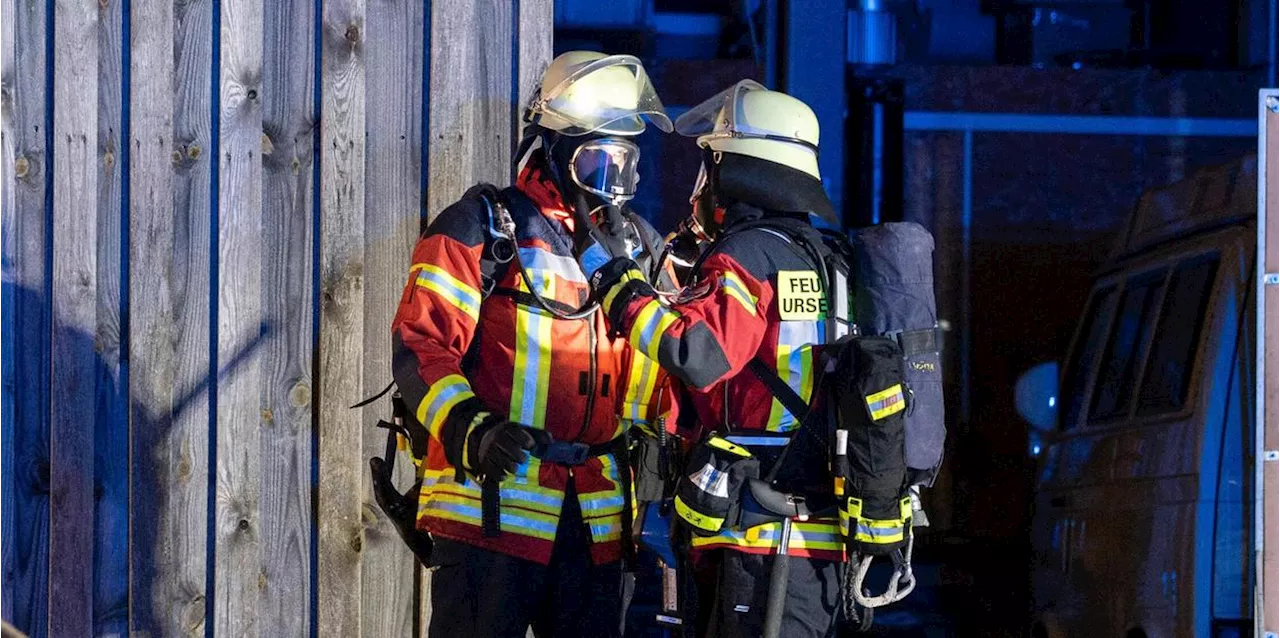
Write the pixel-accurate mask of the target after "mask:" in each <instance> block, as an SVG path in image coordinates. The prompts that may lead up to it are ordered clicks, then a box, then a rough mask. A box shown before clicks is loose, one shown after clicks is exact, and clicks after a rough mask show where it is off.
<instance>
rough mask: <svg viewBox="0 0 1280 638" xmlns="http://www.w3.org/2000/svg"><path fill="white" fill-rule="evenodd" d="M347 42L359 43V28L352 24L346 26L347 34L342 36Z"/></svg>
mask: <svg viewBox="0 0 1280 638" xmlns="http://www.w3.org/2000/svg"><path fill="white" fill-rule="evenodd" d="M343 37H345V38H346V39H347V42H350V43H351V44H355V43H357V42H359V41H360V27H359V26H356V25H354V24H350V25H347V32H346V33H345V34H343Z"/></svg>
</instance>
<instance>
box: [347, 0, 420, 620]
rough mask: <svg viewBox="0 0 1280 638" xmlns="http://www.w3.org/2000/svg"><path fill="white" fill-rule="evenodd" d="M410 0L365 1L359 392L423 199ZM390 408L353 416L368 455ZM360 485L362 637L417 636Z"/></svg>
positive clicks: (379, 448) (400, 546)
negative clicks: (361, 373) (370, 106)
mask: <svg viewBox="0 0 1280 638" xmlns="http://www.w3.org/2000/svg"><path fill="white" fill-rule="evenodd" d="M423 9H424V7H423V3H422V2H418V1H415V0H374V1H373V2H371V3H369V6H368V8H367V11H368V17H367V20H366V24H367V25H368V28H367V29H366V33H367V37H366V38H365V56H366V64H365V66H366V71H365V73H366V93H365V94H366V96H367V97H366V99H367V100H369V101H371V102H372V103H375V104H377V105H378V107H377V108H374V109H370V110H368V112H367V114H366V120H365V131H366V135H365V140H366V144H367V147H366V149H365V201H364V219H365V229H364V230H365V281H366V282H367V285H366V289H365V293H364V348H363V355H364V356H363V362H364V370H365V374H364V389H363V393H364V394H365V395H370V394H373V393H376V392H377V391H379V390H381V389H382V388H383V387H385V386H386V384H387V382H389V381H390V376H391V373H390V371H391V348H390V344H389V341H390V339H389V336H390V333H389V330H390V327H391V320H392V318H393V317H394V316H395V311H396V306H398V305H399V302H400V294H401V291H402V286H403V285H404V279H405V276H406V273H407V267H408V258H409V254H410V251H411V250H412V249H413V243H414V241H415V239H416V238H417V236H418V217H419V215H418V211H419V209H420V207H421V202H422V192H421V191H422V186H421V151H420V149H421V146H420V144H421V143H422V137H421V130H422V57H423V52H424V44H423V42H422V12H423ZM388 414H389V410H388V404H387V402H386V401H377V402H374V403H373V404H372V405H370V406H368V407H366V408H365V409H364V411H363V413H362V414H361V415H360V416H359V417H358V420H359V424H360V426H361V433H362V439H363V447H364V454H363V457H364V458H370V457H373V456H381V455H382V454H383V448H384V446H385V445H386V434H385V432H383V431H382V430H379V429H377V428H373V427H370V425H371V424H373V423H376V422H377V420H378V419H379V418H386V417H387V416H388ZM396 469H397V474H398V476H397V477H396V480H397V485H399V486H401V487H405V486H408V485H410V484H411V483H412V482H413V477H412V475H413V470H412V464H406V463H399V464H397V466H396ZM361 476H362V477H363V478H362V483H363V485H364V487H363V491H362V494H363V495H364V496H363V498H364V501H363V505H362V507H363V508H364V518H365V542H364V553H363V560H362V563H361V574H362V575H361V584H362V586H361V601H362V605H361V606H362V609H364V610H366V611H367V612H368V613H365V614H362V618H361V622H362V625H363V626H362V630H363V633H364V635H366V636H409V635H411V634H412V633H413V620H414V613H413V607H414V605H413V586H414V572H415V566H416V564H417V561H416V560H415V559H414V557H413V553H412V552H410V551H409V549H408V548H407V547H406V546H405V544H404V543H403V542H401V540H400V537H399V535H397V534H396V531H395V528H394V527H393V526H392V525H391V523H390V521H389V520H387V518H386V516H385V515H383V513H382V510H381V509H379V508H378V506H377V504H376V502H375V500H374V497H373V487H372V483H371V481H370V479H369V473H368V472H367V471H365V472H361Z"/></svg>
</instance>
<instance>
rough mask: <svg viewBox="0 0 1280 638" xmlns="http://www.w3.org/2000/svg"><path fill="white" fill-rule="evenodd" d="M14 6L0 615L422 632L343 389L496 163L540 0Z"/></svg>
mask: <svg viewBox="0 0 1280 638" xmlns="http://www.w3.org/2000/svg"><path fill="white" fill-rule="evenodd" d="M0 12H2V13H0V25H2V31H3V33H2V40H0V57H2V58H3V159H2V160H0V161H2V164H3V165H2V167H0V173H2V174H3V200H2V201H0V206H2V207H3V213H4V214H3V243H2V248H3V272H4V290H3V299H2V300H0V308H2V309H3V324H0V325H2V329H0V334H2V335H3V344H2V347H3V350H2V351H3V357H0V358H2V359H3V363H4V371H3V372H4V382H5V385H4V395H3V396H4V402H3V413H2V414H0V417H2V419H3V428H4V430H3V436H2V437H0V438H2V440H3V450H2V452H3V457H2V458H0V467H2V468H3V472H2V473H0V475H2V479H0V480H2V481H3V498H4V502H3V513H4V516H3V523H4V527H3V531H2V532H0V538H3V541H2V543H3V561H2V562H3V592H2V595H3V608H2V609H0V615H2V616H3V618H5V619H7V620H9V621H11V622H13V623H14V624H15V625H16V626H18V628H20V629H22V630H25V631H27V632H30V633H32V634H33V635H51V636H89V635H109V634H125V633H129V632H139V633H140V634H150V635H164V636H176V635H190V634H213V635H228V636H243V635H262V636H295V635H300V634H318V635H322V636H356V635H367V636H407V635H415V634H418V633H420V632H421V631H422V623H423V622H424V620H425V617H426V616H427V615H428V612H427V611H426V606H427V605H426V598H425V596H426V591H427V589H428V584H427V582H426V578H425V575H424V573H423V572H422V570H420V569H416V568H415V566H414V561H413V558H412V556H411V554H410V553H409V552H408V551H407V550H406V549H404V548H403V546H402V545H401V543H400V541H399V539H398V537H397V536H396V534H395V532H394V530H393V529H392V528H391V526H390V524H389V523H388V522H387V521H386V520H385V518H384V517H383V515H382V513H381V511H380V510H379V509H378V508H377V506H376V505H375V504H374V503H373V497H372V494H371V492H370V486H369V479H368V471H367V459H368V458H369V457H370V456H373V455H375V454H377V453H379V452H380V451H381V448H382V445H383V443H384V438H383V437H384V435H383V434H382V433H381V432H380V431H375V430H374V429H373V428H372V427H371V424H372V423H373V422H374V421H375V420H376V418H377V417H378V416H381V414H380V413H381V412H383V411H384V407H385V406H384V405H383V404H381V403H376V404H374V405H373V406H370V407H368V408H366V409H364V411H363V412H358V411H353V410H349V409H348V408H347V406H349V405H351V404H353V403H355V402H356V401H357V400H359V399H360V398H361V397H363V396H365V395H368V394H371V393H373V392H376V391H377V390H379V389H381V388H382V387H383V386H384V385H386V384H387V382H388V381H389V380H390V363H389V336H390V333H389V325H390V321H391V318H392V314H393V312H394V310H395V307H396V305H397V303H398V300H399V296H400V292H401V287H402V285H403V283H404V279H405V276H406V267H407V265H408V256H409V249H410V247H411V245H412V242H413V240H414V238H415V237H416V236H417V232H418V227H419V220H420V218H421V217H422V216H424V215H427V214H429V213H434V212H436V211H439V210H441V209H442V208H443V207H444V206H445V205H447V204H448V203H450V202H451V201H453V200H455V199H456V198H457V197H458V196H459V195H461V194H462V192H463V190H464V189H465V188H466V187H467V186H469V185H470V184H472V183H474V182H476V181H478V180H488V181H496V182H505V181H506V180H508V179H509V177H510V175H509V171H510V169H509V165H510V162H509V159H510V155H511V151H512V149H513V145H514V142H515V137H516V135H515V134H516V129H517V126H518V124H517V122H518V120H516V119H514V118H513V115H514V114H515V111H516V108H515V104H516V103H517V102H520V101H523V97H524V96H527V95H528V93H529V91H530V89H531V87H532V86H533V85H534V83H535V81H536V78H537V76H538V75H539V73H540V72H541V70H542V69H543V68H544V67H545V65H546V63H547V61H548V60H549V58H550V55H551V28H552V24H551V23H552V6H551V0H434V1H431V0H423V1H417V0H2V4H0ZM404 484H405V483H402V485H404Z"/></svg>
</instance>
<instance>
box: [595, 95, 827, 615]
mask: <svg viewBox="0 0 1280 638" xmlns="http://www.w3.org/2000/svg"><path fill="white" fill-rule="evenodd" d="M676 130H677V132H679V133H681V134H683V135H686V136H690V137H696V138H697V143H698V145H699V147H701V149H702V167H701V170H700V172H699V176H698V180H697V182H696V185H695V186H694V189H693V194H692V196H691V198H690V203H691V204H692V206H693V216H692V217H693V220H692V222H693V223H692V224H691V225H692V226H694V227H696V228H697V229H699V231H700V233H701V234H703V235H704V236H705V237H707V238H709V239H710V240H711V242H712V243H711V245H710V247H709V249H708V250H707V251H706V253H704V255H703V256H702V258H701V260H700V262H699V263H698V264H697V265H696V266H695V268H694V272H693V275H694V277H695V280H694V281H693V282H692V283H691V284H689V285H688V286H686V288H685V289H684V291H683V292H682V294H681V296H680V297H678V298H677V300H676V302H674V303H672V304H670V305H664V303H662V301H661V300H660V299H659V297H658V296H657V295H655V293H654V290H653V288H652V287H651V286H650V285H649V284H648V283H647V282H646V281H645V280H644V276H643V273H642V272H641V271H640V270H639V269H637V267H636V265H635V263H634V262H633V261H632V260H630V259H629V258H627V256H626V255H625V247H623V246H621V243H620V241H619V238H618V237H616V236H614V235H611V234H610V233H608V232H606V231H605V230H596V231H595V232H594V234H593V238H594V239H595V243H593V244H590V245H588V246H587V248H586V250H585V251H584V252H583V253H582V255H580V261H581V262H582V264H583V267H584V270H586V271H587V272H588V273H591V275H592V276H591V281H592V284H593V286H594V287H595V288H596V294H597V295H599V296H600V298H601V299H602V305H603V307H604V308H605V311H606V313H607V315H608V317H609V321H610V325H611V327H612V329H613V330H614V331H616V332H617V333H619V334H621V335H623V336H625V337H626V338H627V339H628V341H629V342H630V343H631V345H632V346H633V347H635V348H637V349H639V350H641V351H642V352H644V353H646V354H647V355H648V356H649V357H651V358H653V359H655V360H657V361H658V363H659V365H661V366H662V368H663V369H664V370H665V371H667V372H668V373H670V375H671V376H672V377H674V378H675V379H676V380H678V381H679V382H680V383H682V384H683V385H684V386H685V389H686V390H688V391H689V392H688V395H689V397H690V399H689V403H691V404H692V406H693V411H694V412H695V413H696V419H697V423H698V425H699V426H700V429H701V430H702V432H703V433H704V436H708V435H709V434H710V433H716V434H718V435H719V436H718V437H714V439H706V440H707V441H713V442H714V443H713V444H714V445H716V446H719V449H718V450H712V452H714V453H715V454H720V455H722V456H727V457H728V458H729V459H730V463H731V464H732V463H735V462H737V461H745V460H748V457H749V458H750V459H755V462H758V466H756V467H758V468H760V469H759V470H758V471H759V473H760V475H764V474H765V473H766V471H767V470H768V469H769V468H770V464H771V463H772V462H774V461H776V460H777V459H778V458H785V459H786V460H785V462H783V463H780V464H779V466H780V467H779V468H778V471H777V474H776V481H775V483H774V484H775V486H776V487H777V488H778V489H779V490H782V491H784V492H787V493H791V494H796V495H808V496H810V497H811V499H810V502H812V503H816V502H819V501H826V502H834V497H832V495H831V494H830V493H831V491H832V482H831V478H830V473H829V471H828V469H827V458H828V457H827V455H826V451H825V448H824V447H823V445H822V444H815V443H813V441H814V440H817V439H819V438H820V437H813V436H800V435H798V434H797V433H798V432H799V431H800V430H801V429H802V428H801V425H802V423H801V418H800V417H799V416H798V415H797V414H794V413H793V412H792V411H790V410H788V409H787V407H785V406H784V405H783V402H782V401H780V400H779V399H778V396H777V394H776V393H775V392H774V391H773V390H771V388H770V385H769V382H768V380H767V378H768V377H772V378H773V380H774V381H777V382H781V383H785V384H786V385H787V386H789V387H790V388H791V389H792V390H794V392H795V393H796V394H798V395H799V396H800V398H801V399H803V400H804V401H805V402H807V403H809V404H812V402H813V400H814V399H815V398H818V397H814V396H813V394H814V388H815V385H816V383H815V374H816V373H817V372H818V361H819V354H820V351H821V349H822V345H823V343H824V341H825V339H826V336H825V330H824V325H823V318H824V309H823V305H824V304H823V302H821V301H819V300H820V299H821V298H822V289H821V286H820V285H819V283H818V282H819V281H820V278H819V277H818V273H817V272H816V270H818V269H820V268H821V267H822V266H821V263H820V260H815V259H814V258H813V255H811V254H809V253H807V252H806V251H805V250H803V247H802V242H799V241H795V240H793V239H792V238H793V237H795V238H804V239H805V241H804V242H803V244H808V245H821V244H822V239H821V236H820V235H819V232H818V230H817V229H816V228H815V227H814V226H813V221H814V218H815V217H819V218H822V219H824V220H826V221H827V222H832V223H833V222H834V221H835V214H834V211H833V208H832V205H831V203H830V201H829V200H828V198H827V196H826V194H825V192H824V191H823V188H822V182H821V176H820V174H819V172H818V162H817V159H818V122H817V119H816V117H815V116H814V114H813V112H812V111H811V110H810V109H809V107H808V106H806V105H805V104H804V103H803V102H801V101H800V100H797V99H795V98H793V97H791V96H789V95H786V94H783V93H779V92H775V91H769V90H766V89H765V88H764V87H762V86H761V85H759V84H757V83H755V82H752V81H749V80H744V81H742V82H739V83H738V84H736V85H734V86H733V87H730V88H729V89H727V90H726V91H724V92H722V93H720V94H719V95H717V96H715V97H713V98H712V99H710V100H708V101H707V102H705V103H703V104H702V105H700V106H698V107H695V108H694V109H692V110H690V111H689V112H688V113H686V114H685V115H684V116H682V117H681V118H680V119H679V120H677V122H676ZM753 362H758V363H753ZM775 387H776V386H775ZM792 405H793V406H794V405H795V404H794V403H792ZM817 412H818V411H816V410H815V413H817ZM681 416H682V418H683V417H685V416H687V415H685V414H682V415H681ZM805 427H809V428H813V431H811V432H809V434H817V433H819V431H821V430H825V426H824V425H823V424H821V423H820V424H818V425H813V424H812V423H811V422H810V423H808V424H807V425H806V426H805ZM793 436H794V438H795V439H796V441H795V442H794V443H793V444H792V445H791V446H790V447H789V448H787V449H788V450H789V451H788V452H787V453H786V455H785V457H784V455H783V454H782V453H781V449H783V448H784V446H785V444H786V443H787V442H788V441H789V440H790V439H791V438H792V437H793ZM704 445H705V444H704ZM726 451H727V452H726ZM738 455H740V458H739V456H738ZM691 458H697V452H696V451H695V452H691ZM708 458H710V457H708ZM708 467H709V468H711V469H704V470H703V471H702V472H698V471H697V468H694V471H693V473H694V474H695V475H694V476H691V477H689V478H682V479H681V481H682V482H689V485H687V486H686V485H682V486H681V488H680V489H678V490H677V496H678V497H677V501H676V504H675V509H676V511H677V513H678V514H679V515H680V516H681V518H683V519H684V520H685V522H686V523H687V524H688V526H689V528H691V529H692V530H693V531H694V532H696V534H695V535H694V536H693V537H692V541H691V544H692V547H693V549H694V550H695V552H696V553H697V554H699V556H700V559H699V561H698V563H699V564H702V565H706V566H705V567H699V568H698V569H700V570H704V572H703V573H701V574H699V575H698V578H697V580H698V581H699V582H706V581H708V580H709V581H711V582H713V583H714V584H715V586H714V591H707V592H704V593H703V594H702V595H700V597H699V600H700V601H702V602H704V603H705V602H706V601H708V600H710V601H713V602H712V603H711V605H710V607H711V608H710V609H709V610H708V609H705V608H704V609H702V610H700V616H703V618H702V619H701V620H700V623H701V624H703V625H704V626H703V628H702V629H703V631H702V632H700V633H703V634H705V635H713V636H758V635H761V634H762V633H764V622H765V615H766V609H767V600H768V594H769V580H770V573H771V570H772V567H773V562H774V560H775V558H774V554H775V553H777V552H778V549H779V537H780V531H781V530H782V529H783V523H782V522H778V521H777V520H775V521H773V522H768V523H765V524H760V525H755V526H751V527H746V528H742V527H738V526H734V525H732V524H730V523H727V522H725V521H724V520H723V519H724V517H725V516H726V514H725V511H727V510H728V509H729V505H728V502H729V501H730V500H732V499H735V498H737V495H735V494H731V492H733V489H734V488H727V487H726V482H725V481H726V480H728V481H733V480H736V479H732V478H726V477H731V476H732V475H733V473H734V472H735V471H736V470H735V469H734V467H731V466H730V465H725V466H723V467H720V468H718V469H717V468H715V467H711V465H708ZM721 470H724V471H723V472H721ZM753 471H756V470H753ZM685 487H689V488H690V489H701V490H704V491H705V492H706V493H707V497H708V499H709V500H711V501H723V503H720V505H721V506H722V507H723V508H724V509H723V510H722V511H721V512H720V513H719V514H706V513H705V512H698V511H696V509H697V507H696V504H695V503H693V500H694V499H689V498H686V497H685V495H686V494H687V492H686V491H685ZM681 499H683V500H681ZM734 511H737V509H736V506H735V510H734ZM828 512H829V513H830V516H827V515H825V514H824V513H822V512H818V513H817V514H816V515H815V516H814V517H812V518H809V519H808V520H793V521H792V522H791V523H790V524H789V527H790V536H789V542H788V547H787V550H788V551H789V554H790V555H791V556H792V557H800V558H805V559H807V560H791V561H790V565H789V566H788V567H789V570H790V575H789V580H788V582H787V585H786V587H787V590H786V596H785V608H784V609H783V610H782V617H781V618H782V620H781V632H780V634H779V635H783V636H824V635H827V633H828V631H830V630H831V628H832V627H833V625H834V622H835V616H836V613H837V609H838V604H839V592H840V586H839V581H838V573H839V566H840V562H841V560H842V557H843V554H842V548H843V542H842V539H841V537H840V531H839V525H838V519H837V518H836V517H835V513H834V510H828ZM708 569H710V570H715V572H714V574H709V573H706V572H705V570H708ZM775 631H776V628H775Z"/></svg>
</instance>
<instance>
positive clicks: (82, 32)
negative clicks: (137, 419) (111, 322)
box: [49, 0, 100, 636]
mask: <svg viewBox="0 0 1280 638" xmlns="http://www.w3.org/2000/svg"><path fill="white" fill-rule="evenodd" d="M53 26H54V94H53V104H54V109H53V120H54V131H53V133H54V147H53V160H54V171H53V211H54V215H53V272H52V275H53V340H52V344H51V346H52V361H51V368H50V369H51V373H50V375H51V379H53V380H55V382H56V383H57V397H58V400H56V401H53V402H51V404H50V405H51V410H50V438H51V440H53V441H57V442H58V444H57V445H54V446H52V447H51V449H50V459H49V488H50V492H49V519H50V521H51V524H50V530H49V604H50V606H51V607H53V608H56V609H57V613H50V614H49V633H50V634H51V635H54V636H87V635H89V634H90V633H92V631H93V598H92V596H93V538H92V536H91V535H89V534H85V530H87V529H92V525H93V510H94V503H93V467H94V459H93V430H92V429H91V428H89V427H87V425H88V424H89V423H93V422H94V402H95V398H96V392H95V390H96V385H97V383H96V381H97V379H96V365H97V362H96V354H95V352H94V344H93V335H94V333H95V331H96V330H97V286H98V284H97V277H98V273H97V262H98V257H97V254H96V252H95V250H94V249H92V248H89V247H91V246H96V245H97V240H98V237H97V235H98V227H97V217H98V215H97V212H98V211H97V193H98V186H97V184H98V173H99V170H100V168H99V167H100V164H99V163H98V161H97V160H98V157H97V146H98V145H97V138H98V134H97V129H98V119H97V112H96V111H97V102H98V100H97V96H98V3H97V2H96V1H95V0H57V1H56V4H55V5H54V23H53Z"/></svg>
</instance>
